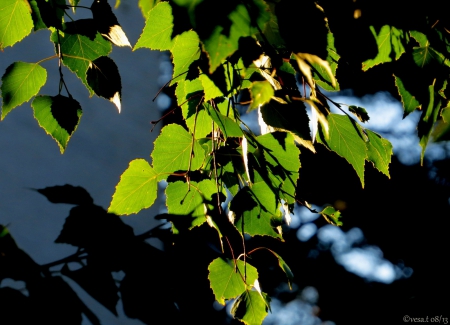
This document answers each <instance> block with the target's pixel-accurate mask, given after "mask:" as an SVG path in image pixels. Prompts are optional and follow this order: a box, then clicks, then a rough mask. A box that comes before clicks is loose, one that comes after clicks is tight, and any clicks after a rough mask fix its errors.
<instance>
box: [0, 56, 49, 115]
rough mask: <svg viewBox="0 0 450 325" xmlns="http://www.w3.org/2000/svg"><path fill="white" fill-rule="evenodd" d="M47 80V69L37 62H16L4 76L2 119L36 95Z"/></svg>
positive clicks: (7, 69)
mask: <svg viewBox="0 0 450 325" xmlns="http://www.w3.org/2000/svg"><path fill="white" fill-rule="evenodd" d="M46 81H47V71H46V70H45V69H44V68H43V67H41V66H40V65H39V64H37V63H26V62H14V63H13V64H11V65H10V66H9V67H8V68H6V71H5V74H4V75H3V77H2V85H1V87H0V89H1V91H2V98H3V106H2V119H4V118H5V116H6V115H7V114H8V113H9V112H11V110H12V109H13V108H15V107H17V106H19V105H21V104H23V103H24V102H27V101H29V100H30V99H31V98H32V97H33V96H35V95H36V94H37V93H38V92H39V89H41V87H42V86H43V85H44V84H45V82H46Z"/></svg>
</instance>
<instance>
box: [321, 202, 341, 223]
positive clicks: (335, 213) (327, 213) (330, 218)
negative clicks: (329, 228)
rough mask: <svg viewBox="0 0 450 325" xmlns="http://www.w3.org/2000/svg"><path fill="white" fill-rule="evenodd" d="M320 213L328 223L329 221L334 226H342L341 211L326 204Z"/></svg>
mask: <svg viewBox="0 0 450 325" xmlns="http://www.w3.org/2000/svg"><path fill="white" fill-rule="evenodd" d="M320 214H321V215H322V216H323V217H324V218H325V220H326V221H327V222H328V223H331V224H332V225H334V226H342V221H341V220H340V219H341V212H340V211H339V210H336V209H335V208H333V207H332V206H327V207H326V208H325V209H323V210H322V212H320Z"/></svg>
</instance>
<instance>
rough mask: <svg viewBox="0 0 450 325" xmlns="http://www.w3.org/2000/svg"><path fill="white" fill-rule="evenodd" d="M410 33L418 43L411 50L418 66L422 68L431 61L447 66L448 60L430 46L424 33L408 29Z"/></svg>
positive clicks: (448, 64)
mask: <svg viewBox="0 0 450 325" xmlns="http://www.w3.org/2000/svg"><path fill="white" fill-rule="evenodd" d="M410 34H411V37H412V38H414V39H415V40H416V41H417V42H418V43H419V45H420V46H419V47H414V48H413V51H412V56H413V60H414V62H415V63H416V64H417V65H418V66H419V67H421V68H423V67H425V66H427V65H429V64H431V63H438V64H443V63H445V64H446V65H447V66H450V61H449V60H448V59H447V58H446V57H445V55H443V54H442V53H440V52H438V51H437V50H436V49H434V48H433V47H431V44H430V42H429V40H428V38H427V37H426V36H425V34H423V33H421V32H418V31H410Z"/></svg>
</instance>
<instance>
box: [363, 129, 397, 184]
mask: <svg viewBox="0 0 450 325" xmlns="http://www.w3.org/2000/svg"><path fill="white" fill-rule="evenodd" d="M366 134H367V137H368V138H369V141H367V142H366V146H367V161H370V162H372V163H373V165H374V166H375V168H376V169H378V170H379V171H380V172H382V173H383V174H385V175H386V176H387V177H389V178H390V175H389V164H390V163H391V156H392V144H391V143H390V142H389V141H388V140H386V139H383V138H382V137H381V136H380V135H379V134H377V133H375V132H372V131H370V130H366Z"/></svg>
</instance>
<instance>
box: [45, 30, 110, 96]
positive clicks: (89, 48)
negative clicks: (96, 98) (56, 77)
mask: <svg viewBox="0 0 450 325" xmlns="http://www.w3.org/2000/svg"><path fill="white" fill-rule="evenodd" d="M58 39H59V40H60V44H61V52H62V56H63V63H64V65H65V66H66V67H68V68H69V69H70V70H71V71H72V72H74V73H75V74H76V75H77V76H78V78H80V79H81V81H82V82H83V83H84V85H85V86H86V88H87V89H88V90H89V93H90V95H93V94H94V91H93V89H92V88H91V87H90V86H89V83H88V81H87V80H86V72H87V70H88V68H89V67H90V66H91V65H92V61H94V60H96V59H98V58H99V57H101V56H107V55H108V54H109V53H110V52H111V50H112V45H111V43H110V42H109V41H107V40H105V39H104V38H103V37H102V36H101V35H100V34H99V33H97V34H96V35H95V38H94V39H93V40H91V39H90V38H89V37H87V36H83V35H80V34H69V33H64V34H63V35H62V34H60V35H59V36H58V34H57V32H56V31H55V32H53V33H52V35H51V40H52V41H53V42H54V43H55V44H58ZM56 48H58V46H57V45H56Z"/></svg>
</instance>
